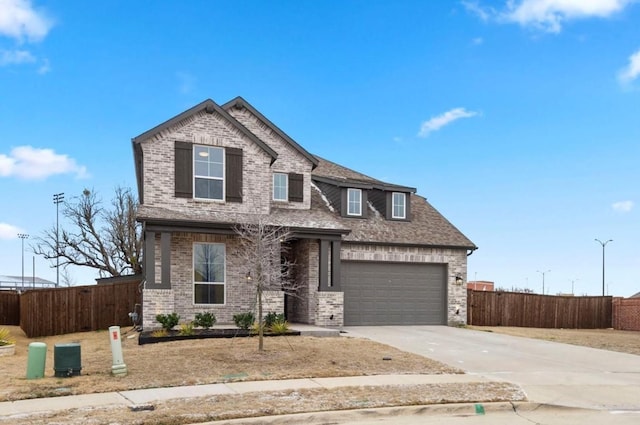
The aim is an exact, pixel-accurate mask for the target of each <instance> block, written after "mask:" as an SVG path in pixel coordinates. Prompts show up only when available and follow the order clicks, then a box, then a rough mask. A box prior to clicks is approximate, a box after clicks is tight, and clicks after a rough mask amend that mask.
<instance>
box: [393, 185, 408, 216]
mask: <svg viewBox="0 0 640 425" xmlns="http://www.w3.org/2000/svg"><path fill="white" fill-rule="evenodd" d="M396 195H402V212H403V214H402V215H401V216H400V215H396V205H398V206H399V204H396ZM391 218H395V219H399V220H404V219H406V218H407V194H406V193H403V192H391Z"/></svg>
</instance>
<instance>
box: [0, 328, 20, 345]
mask: <svg viewBox="0 0 640 425" xmlns="http://www.w3.org/2000/svg"><path fill="white" fill-rule="evenodd" d="M15 343H16V342H15V341H14V340H13V339H12V338H11V333H10V332H9V329H7V328H0V345H11V344H15Z"/></svg>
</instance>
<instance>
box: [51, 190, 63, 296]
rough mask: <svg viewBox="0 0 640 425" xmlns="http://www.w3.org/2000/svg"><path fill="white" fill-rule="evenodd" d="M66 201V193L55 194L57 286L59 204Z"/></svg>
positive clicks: (57, 270)
mask: <svg viewBox="0 0 640 425" xmlns="http://www.w3.org/2000/svg"><path fill="white" fill-rule="evenodd" d="M62 201H64V193H56V194H54V195H53V203H54V204H56V288H57V287H59V286H60V239H59V238H60V237H59V232H58V228H59V227H58V226H59V223H60V212H59V211H60V210H59V207H58V206H59V205H60V203H61V202H62Z"/></svg>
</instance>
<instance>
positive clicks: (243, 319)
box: [233, 312, 256, 330]
mask: <svg viewBox="0 0 640 425" xmlns="http://www.w3.org/2000/svg"><path fill="white" fill-rule="evenodd" d="M255 321H256V316H255V315H254V314H253V313H251V312H248V313H238V314H234V315H233V323H235V324H236V326H237V327H239V328H240V329H245V330H247V329H249V328H250V327H251V325H253V322H255Z"/></svg>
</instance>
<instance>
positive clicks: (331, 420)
mask: <svg viewBox="0 0 640 425" xmlns="http://www.w3.org/2000/svg"><path fill="white" fill-rule="evenodd" d="M545 406H546V405H543V404H540V403H532V402H512V403H511V402H495V403H452V404H427V405H419V406H399V407H381V408H376V409H358V410H338V411H326V412H310V413H294V414H289V415H279V416H260V417H255V418H238V419H226V420H220V421H210V422H198V423H194V424H193V425H298V424H301V423H304V424H305V425H326V424H338V423H343V422H350V421H357V420H364V419H367V420H376V419H381V418H393V417H398V416H430V415H455V416H484V415H486V414H487V413H495V412H507V411H508V412H512V411H514V410H516V409H517V410H518V411H521V412H525V411H526V412H529V411H533V410H537V409H539V408H541V407H545ZM549 407H553V406H549Z"/></svg>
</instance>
